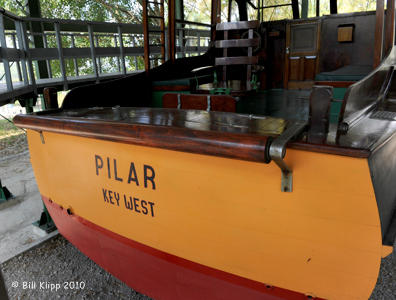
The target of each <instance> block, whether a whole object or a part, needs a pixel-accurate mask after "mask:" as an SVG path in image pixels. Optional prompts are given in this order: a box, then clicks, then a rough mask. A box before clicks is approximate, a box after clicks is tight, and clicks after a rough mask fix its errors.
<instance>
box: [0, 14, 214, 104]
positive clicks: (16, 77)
mask: <svg viewBox="0 0 396 300" xmlns="http://www.w3.org/2000/svg"><path fill="white" fill-rule="evenodd" d="M187 23H188V22H187ZM187 23H186V22H181V23H180V24H181V25H180V26H179V27H178V28H177V30H176V31H177V36H176V40H177V47H176V51H177V57H185V56H191V55H199V54H202V53H204V52H205V51H206V50H207V49H208V46H209V39H210V31H209V30H208V29H207V28H206V27H205V24H198V23H197V24H195V26H198V25H200V26H199V27H198V29H197V28H191V25H194V24H187ZM153 29H155V28H153ZM154 38H155V37H154ZM166 44H167V43H166ZM0 47H1V51H0V61H1V62H0V105H2V104H6V103H9V102H11V101H13V100H15V99H18V98H29V97H35V96H37V94H38V93H41V92H42V89H43V88H44V87H48V86H56V87H58V89H63V90H68V89H69V88H71V87H73V86H77V85H81V84H86V83H88V82H100V81H102V80H108V79H111V78H117V77H121V76H125V75H127V74H131V73H135V72H141V71H143V70H144V59H143V56H144V48H143V27H142V25H141V24H125V23H108V22H91V21H81V20H64V19H48V18H30V17H18V16H15V15H13V14H11V13H9V12H7V11H5V10H2V11H0ZM166 52H167V49H166ZM150 53H152V54H156V53H158V54H160V48H159V47H152V48H150ZM166 57H168V54H166ZM159 64H160V62H159V61H158V62H157V63H155V64H153V65H154V66H156V65H159Z"/></svg>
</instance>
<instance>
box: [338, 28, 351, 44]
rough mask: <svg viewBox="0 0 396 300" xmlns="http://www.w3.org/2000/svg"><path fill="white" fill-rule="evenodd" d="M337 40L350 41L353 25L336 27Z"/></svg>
mask: <svg viewBox="0 0 396 300" xmlns="http://www.w3.org/2000/svg"><path fill="white" fill-rule="evenodd" d="M338 41H339V42H352V41H353V26H344V27H338Z"/></svg>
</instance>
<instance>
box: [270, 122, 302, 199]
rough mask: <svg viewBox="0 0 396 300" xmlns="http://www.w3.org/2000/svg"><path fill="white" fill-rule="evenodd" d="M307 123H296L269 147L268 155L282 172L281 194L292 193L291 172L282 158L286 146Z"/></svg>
mask: <svg viewBox="0 0 396 300" xmlns="http://www.w3.org/2000/svg"><path fill="white" fill-rule="evenodd" d="M307 124H308V122H307V121H296V122H294V123H292V124H291V125H290V126H288V127H287V129H286V130H285V131H284V132H283V133H282V134H281V135H280V136H279V137H277V138H276V139H275V140H274V141H273V142H272V143H271V145H270V149H269V155H270V157H271V159H272V160H273V161H274V162H275V163H276V164H277V165H278V167H279V168H280V169H281V171H282V181H281V190H282V192H292V191H293V171H292V169H291V168H289V166H288V165H286V163H285V161H284V160H283V158H284V157H285V155H286V145H287V143H288V142H290V141H291V140H292V139H293V138H295V137H296V136H298V135H299V134H300V133H301V132H302V131H303V130H304V128H305V127H306V126H307Z"/></svg>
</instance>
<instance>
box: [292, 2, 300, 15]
mask: <svg viewBox="0 0 396 300" xmlns="http://www.w3.org/2000/svg"><path fill="white" fill-rule="evenodd" d="M292 11H293V19H299V18H300V13H299V11H298V0H292Z"/></svg>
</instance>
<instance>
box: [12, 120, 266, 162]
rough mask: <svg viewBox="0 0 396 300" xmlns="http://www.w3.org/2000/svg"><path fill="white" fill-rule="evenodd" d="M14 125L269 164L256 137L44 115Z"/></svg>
mask: <svg viewBox="0 0 396 300" xmlns="http://www.w3.org/2000/svg"><path fill="white" fill-rule="evenodd" d="M14 123H15V124H16V125H17V126H19V127H23V128H27V129H32V130H36V131H48V132H55V133H60V134H68V135H75V136H81V137H87V138H95V139H102V140H107V141H112V142H121V143H127V144H134V145H140V146H147V147H156V148H163V149H168V150H175V151H183V152H190V153H196V154H206V155H213V156H220V157H226V158H235V159H241V160H247V161H255V162H269V159H268V154H267V150H268V149H267V145H268V143H269V142H270V138H268V137H266V136H260V135H251V134H235V133H228V132H222V133H220V134H219V133H218V132H213V131H200V130H192V129H187V128H177V127H169V126H159V125H141V124H126V123H119V122H110V121H100V120H86V119H85V120H84V119H81V118H59V117H53V116H45V115H41V116H38V115H18V116H16V117H15V118H14Z"/></svg>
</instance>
